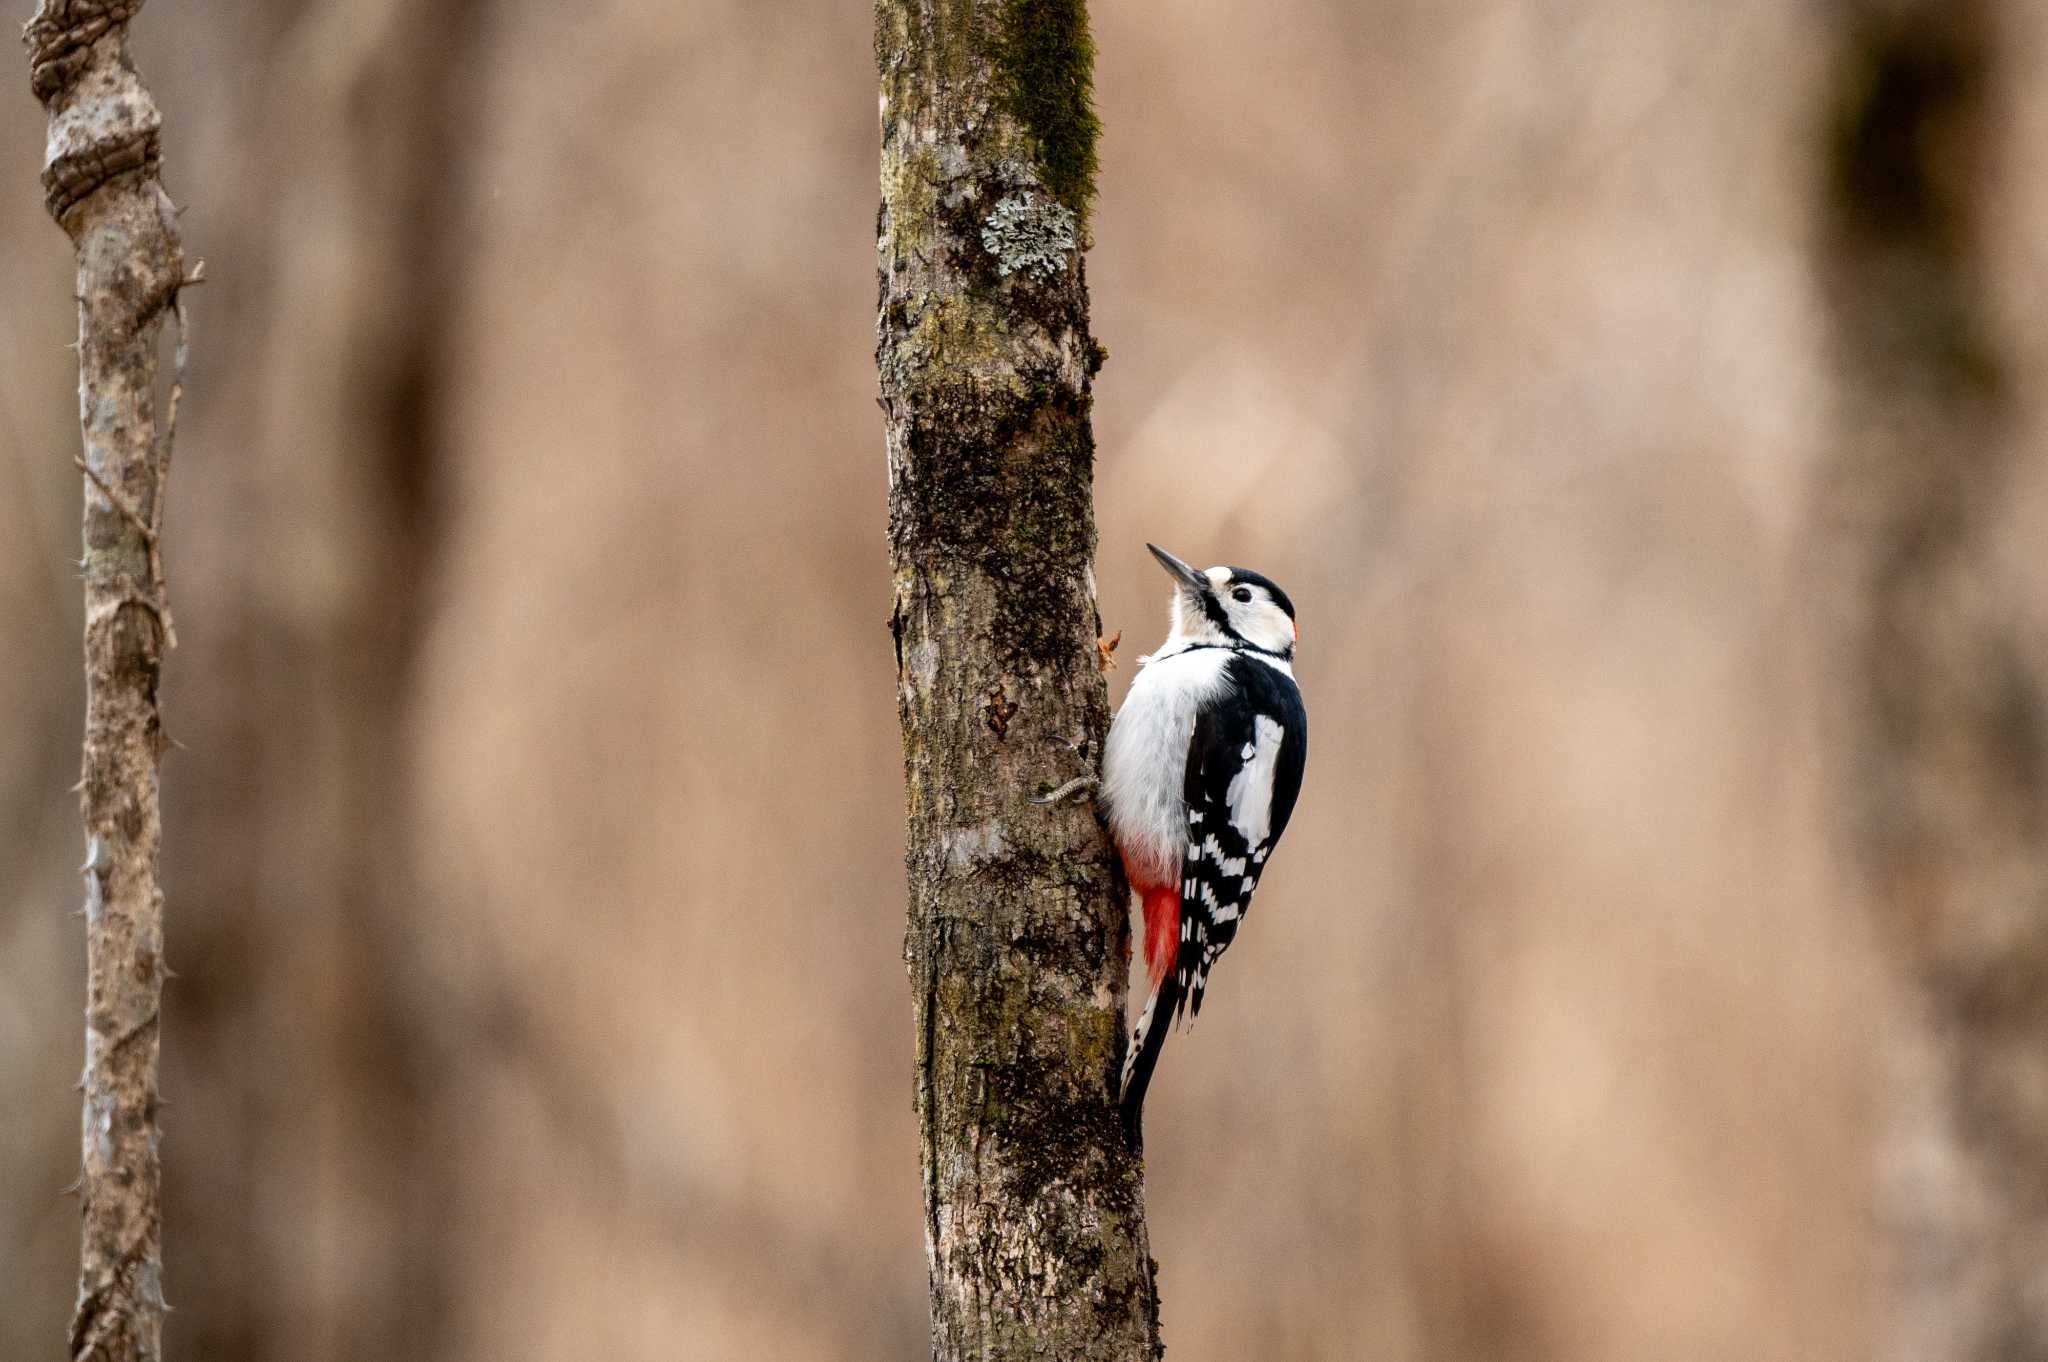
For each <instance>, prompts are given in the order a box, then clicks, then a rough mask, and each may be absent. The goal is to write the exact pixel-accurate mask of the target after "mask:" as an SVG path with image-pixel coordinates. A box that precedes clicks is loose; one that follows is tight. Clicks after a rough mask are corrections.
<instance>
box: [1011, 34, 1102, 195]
mask: <svg viewBox="0 0 2048 1362" xmlns="http://www.w3.org/2000/svg"><path fill="white" fill-rule="evenodd" d="M993 55H994V57H995V65H996V70H997V73H998V76H999V77H1000V79H1001V82H1002V93H1003V97H1004V102H1005V103H1006V104H1007V105H1008V107H1009V111H1010V114H1011V116H1012V117H1014V118H1015V119H1016V120H1017V121H1018V122H1019V123H1021V124H1022V125H1023V127H1024V131H1025V132H1027V133H1029V134H1030V136H1031V139H1032V142H1033V144H1034V150H1035V151H1036V152H1037V156H1038V163H1039V172H1040V174H1041V175H1042V177H1043V178H1044V181H1045V187H1046V189H1047V190H1048V191H1050V192H1051V194H1052V195H1053V197H1054V198H1056V199H1058V200H1059V201H1060V202H1061V203H1062V204H1064V205H1066V207H1067V209H1068V211H1069V212H1071V213H1073V215H1074V218H1075V221H1076V222H1078V223H1080V224H1081V226H1082V227H1084V228H1085V227H1086V226H1087V223H1088V207H1089V205H1090V203H1092V202H1093V201H1094V198H1095V170H1096V164H1097V163H1096V152H1095V143H1096V139H1097V138H1098V137H1099V136H1100V135H1101V133H1102V121H1101V120H1100V119H1099V118H1097V117H1096V116H1095V102H1094V98H1093V94H1092V91H1093V90H1094V82H1095V39H1094V38H1093V37H1092V36H1090V34H1089V32H1088V5H1087V3H1086V0H1004V3H1003V12H1002V30H1001V33H1000V36H999V37H998V39H997V42H996V50H995V52H994V53H993Z"/></svg>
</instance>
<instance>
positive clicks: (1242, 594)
mask: <svg viewBox="0 0 2048 1362" xmlns="http://www.w3.org/2000/svg"><path fill="white" fill-rule="evenodd" d="M1230 598H1231V599H1232V600H1234V601H1247V602H1248V601H1250V600H1251V598H1252V589H1251V588H1250V587H1248V586H1241V587H1239V588H1238V589H1237V590H1235V591H1233V592H1231V593H1230Z"/></svg>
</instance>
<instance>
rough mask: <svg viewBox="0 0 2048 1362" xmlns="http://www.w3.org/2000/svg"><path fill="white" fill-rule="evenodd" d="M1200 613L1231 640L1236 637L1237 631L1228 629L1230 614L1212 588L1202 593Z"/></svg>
mask: <svg viewBox="0 0 2048 1362" xmlns="http://www.w3.org/2000/svg"><path fill="white" fill-rule="evenodd" d="M1202 613H1203V614H1205V615H1207V616H1208V617H1209V623H1211V624H1213V625H1215V626H1216V627H1217V628H1218V629H1221V630H1222V631H1223V632H1224V633H1226V634H1228V635H1230V636H1231V637H1232V638H1236V637H1237V630H1235V629H1233V628H1231V627H1230V612H1229V611H1227V610H1225V609H1224V608H1223V602H1222V600H1221V599H1220V598H1218V596H1217V595H1216V589H1215V588H1214V587H1211V588H1209V589H1208V590H1206V591H1204V592H1203V593H1202Z"/></svg>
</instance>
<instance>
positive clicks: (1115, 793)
mask: <svg viewBox="0 0 2048 1362" xmlns="http://www.w3.org/2000/svg"><path fill="white" fill-rule="evenodd" d="M1145 547H1147V548H1149V549H1151V550H1152V556H1153V557H1154V558H1157V559H1158V560H1159V563H1160V566H1162V567H1164V568H1165V569H1166V570H1167V572H1168V573H1170V574H1172V576H1173V580H1174V588H1173V617H1172V628H1171V630H1170V631H1169V632H1168V634H1167V636H1166V642H1165V644H1164V645H1162V646H1161V647H1160V649H1159V651H1158V652H1156V653H1153V654H1152V655H1151V656H1150V657H1148V658H1144V659H1141V660H1140V663H1139V670H1138V674H1137V675H1136V676H1135V677H1134V678H1133V679H1132V681H1131V688H1130V693H1129V694H1128V695H1126V696H1125V697H1124V703H1123V708H1121V709H1119V710H1118V711H1117V715H1116V719H1115V721H1114V722H1112V723H1111V725H1110V729H1109V741H1108V743H1107V744H1106V746H1105V747H1104V748H1103V753H1102V803H1103V804H1104V806H1105V807H1106V809H1107V811H1108V814H1109V830H1110V835H1111V837H1112V838H1113V839H1114V840H1115V842H1116V848H1117V852H1118V854H1119V855H1121V856H1122V858H1123V863H1124V875H1125V877H1126V878H1127V879H1129V881H1130V883H1131V889H1132V891H1133V892H1134V893H1136V894H1137V896H1138V898H1139V899H1140V900H1141V902H1142V903H1143V905H1144V918H1145V965H1146V970H1147V973H1148V975H1149V977H1150V979H1151V990H1150V993H1149V996H1147V998H1146V999H1145V1008H1144V1011H1143V1012H1142V1013H1141V1014H1140V1015H1139V1017H1138V1024H1137V1028H1136V1030H1135V1031H1134V1032H1133V1033H1132V1036H1131V1047H1130V1052H1129V1054H1128V1055H1127V1056H1126V1057H1125V1060H1124V1075H1123V1119H1124V1126H1125V1129H1126V1130H1127V1131H1128V1132H1129V1134H1130V1137H1131V1139H1132V1140H1133V1141H1135V1140H1136V1139H1137V1138H1138V1132H1139V1122H1140V1118H1141V1115H1142V1112H1143V1110H1144V1104H1145V1088H1146V1086H1147V1085H1148V1084H1149V1083H1150V1082H1151V1080H1152V1070H1153V1067H1154V1066H1155V1065H1157V1064H1158V1063H1159V1051H1160V1049H1161V1047H1163V1046H1164V1045H1165V1044H1166V1032H1167V1030H1168V1028H1169V1027H1170V1026H1171V1025H1172V1024H1173V1023H1174V1022H1175V1021H1177V1020H1178V1019H1179V1017H1180V1014H1181V1010H1182V1009H1183V1008H1185V1009H1186V1010H1187V1012H1188V1015H1189V1016H1190V1017H1193V1016H1195V1015H1197V1014H1199V1013H1200V1012H1201V1010H1202V994H1203V991H1204V990H1205V989H1206V988H1207V987H1208V983H1209V970H1210V968H1211V967H1212V966H1213V965H1214V964H1215V963H1216V959H1217V957H1218V956H1220V955H1222V954H1223V952H1224V951H1225V950H1227V949H1229V947H1230V943H1231V941H1232V940H1233V939H1235V938H1236V936H1237V929H1238V925H1239V924H1240V923H1242V922H1243V921H1244V915H1245V910H1246V909H1247V908H1249V907H1250V906H1251V900H1252V890H1253V889H1255V888H1256V887H1257V886H1258V882H1259V874H1260V872H1261V871H1263V870H1264V869H1265V867H1266V860H1267V858H1268V857H1269V856H1271V855H1272V852H1273V847H1274V844H1275V843H1277V842H1278V841H1279V840H1280V834H1281V833H1282V832H1284V831H1285V830H1286V828H1287V820H1288V818H1289V816H1290V815H1292V814H1293V812H1294V800H1295V796H1296V795H1298V794H1299V793H1300V791H1301V772H1302V765H1303V762H1304V760H1305V758H1306V757H1307V755H1308V712H1307V711H1306V710H1305V709H1303V708H1302V703H1301V691H1300V690H1299V689H1298V688H1297V687H1296V686H1295V684H1294V666H1293V663H1294V642H1295V636H1296V635H1295V627H1294V605H1293V603H1292V602H1291V601H1289V600H1288V599H1287V593H1286V592H1284V591H1282V590H1281V589H1280V588H1279V587H1278V586H1276V585H1274V584H1273V583H1272V582H1271V581H1268V580H1267V579H1266V578H1264V577H1262V576H1260V575H1259V574H1258V573H1256V572H1248V571H1246V570H1245V569H1243V568H1233V567H1212V568H1210V569H1209V570H1208V571H1207V572H1197V571H1196V570H1195V569H1193V568H1191V567H1189V566H1188V565H1187V564H1186V563H1183V562H1182V561H1181V560H1180V559H1178V558H1176V557H1174V556H1173V555H1172V554H1170V553H1167V552H1166V551H1165V550H1163V549H1161V548H1159V547H1158V546H1157V545H1153V544H1147V545H1146V546H1145Z"/></svg>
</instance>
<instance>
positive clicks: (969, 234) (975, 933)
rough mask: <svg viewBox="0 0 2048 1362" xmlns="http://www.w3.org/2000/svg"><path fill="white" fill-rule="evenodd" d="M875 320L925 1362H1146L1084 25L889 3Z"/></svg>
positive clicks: (941, 3) (1040, 10)
mask: <svg viewBox="0 0 2048 1362" xmlns="http://www.w3.org/2000/svg"><path fill="white" fill-rule="evenodd" d="M876 56H877V60H878V63H879V66H880V71H881V91H882V208H881V218H880V223H879V234H880V240H879V253H880V273H881V303H880V306H881V320H880V333H881V336H880V346H879V350H878V355H877V359H878V363H879V365H880V369H881V391H882V405H883V409H884V411H885V413H886V416H887V443H888V455H889V489H890V500H889V543H890V550H891V560H892V565H893V568H894V574H895V577H894V580H895V609H894V612H893V615H892V617H891V627H892V629H893V631H894V633H895V636H896V656H897V664H898V665H897V697H898V704H899V708H900V710H901V717H902V722H903V742H904V769H905V778H906V783H907V786H908V800H907V802H908V822H909V849H908V856H907V862H908V871H909V882H910V910H909V928H908V939H907V949H906V955H907V958H908V961H909V964H910V974H911V981H912V985H913V992H914V996H915V1001H916V1022H917V1077H916V1100H917V1111H918V1117H919V1121H920V1124H921V1127H922V1134H923V1167H924V1187H925V1196H926V1206H925V1212H926V1223H925V1232H926V1249H927V1253H928V1256H929V1267H930V1274H931V1298H932V1340H933V1355H934V1357H936V1358H939V1359H954V1358H970V1357H971V1358H977V1359H982V1358H986V1359H1011V1358H1058V1359H1061V1360H1062V1362H1090V1360H1091V1359H1100V1360H1101V1362H1111V1360H1112V1359H1114V1360H1115V1362H1131V1360H1132V1359H1142V1358H1152V1357H1156V1356H1157V1355H1158V1352H1159V1345H1158V1309H1157V1304H1156V1300H1155V1296H1154V1286H1153V1267H1152V1260H1151V1255H1150V1252H1149V1249H1148V1245H1147V1241H1146V1235H1145V1221H1144V1203H1143V1184H1142V1177H1141V1166H1140V1162H1139V1158H1138V1156H1137V1154H1136V1152H1135V1151H1134V1150H1132V1149H1130V1148H1129V1147H1128V1146H1127V1145H1126V1143H1125V1141H1124V1139H1123V1136H1122V1133H1121V1130H1120V1127H1119V1124H1118V1118H1117V1110H1116V1102H1115V1085H1116V1079H1117V1073H1118V1065H1119V1063H1120V1060H1121V1045H1122V1040H1123V1030H1124V1021H1123V1016H1124V991H1125V971H1126V968H1127V961H1128V959H1129V948H1130V946H1129V925H1128V918H1127V915H1126V905H1125V899H1124V890H1123V884H1122V881H1121V878H1120V877H1119V876H1118V874H1117V873H1116V871H1115V868H1114V864H1113V857H1112V853H1111V851H1110V848H1109V846H1108V843H1107V839H1106V837H1105V836H1104V834H1103V832H1102V830H1101V828H1100V826H1099V825H1098V823H1097V821H1096V819H1095V817H1094V816H1093V814H1092V813H1091V812H1090V810H1089V809H1088V808H1087V806H1086V805H1085V804H1084V805H1080V806H1074V805H1065V806H1061V807H1059V808H1056V809H1046V808H1041V807H1037V806H1034V805H1031V804H1029V803H1027V802H1026V801H1027V799H1028V798H1029V797H1030V796H1031V795H1032V794H1033V793H1034V792H1035V791H1039V790H1043V789H1045V788H1046V787H1048V786H1049V785H1052V784H1055V783H1059V782H1062V781H1064V780H1065V779H1066V778H1068V777H1070V776H1072V775H1074V774H1077V772H1078V769H1079V763H1080V761H1081V760H1082V758H1081V757H1078V756H1076V755H1075V754H1074V753H1072V752H1070V751H1068V750H1067V749H1065V748H1063V747H1062V746H1061V745H1060V744H1059V743H1057V742H1056V741H1055V739H1062V738H1063V739H1067V740H1070V741H1081V740H1087V741H1088V744H1089V745H1088V746H1087V747H1086V748H1085V751H1087V752H1090V753H1092V752H1094V751H1097V750H1099V743H1100V739H1101V736H1102V733H1103V731H1104V728H1105V726H1106V724H1107V721H1108V696H1107V688H1106V686H1105V684H1104V681H1103V678H1102V675H1101V668H1100V665H1099V658H1098V653H1097V649H1096V638H1097V635H1098V633H1099V625H1100V621H1099V619H1098V617H1097V614H1096V608H1095V593H1094V579H1093V573H1092V567H1091V562H1092V559H1093V555H1094V549H1095V522H1094V509H1093V462H1094V444H1093V437H1092V435H1091V433H1090V430H1089V401H1090V385H1091V381H1092V379H1093V376H1094V373H1095V371H1096V369H1097V367H1098V366H1099V364H1100V360H1101V351H1100V349H1099V348H1098V347H1097V346H1096V344H1095V342H1094V340H1093V339H1092V338H1091V337H1090V335H1089V332H1088V295H1087V287H1086V283H1085V280H1084V277H1083V274H1082V262H1081V251H1082V246H1083V244H1084V240H1085V234H1086V230H1087V211H1088V196H1089V191H1090V187H1091V185H1090V182H1091V178H1092V174H1093V169H1094V135H1095V120H1094V115H1093V113H1092V111H1091V108H1090V104H1089V82H1090V48H1089V40H1088V32H1087V14H1086V8H1085V6H1084V5H1083V4H1082V3H1080V0H1065V3H1058V2H1054V0H1046V2H1041V3H1033V2H1030V0H1001V2H998V0H881V2H880V3H879V4H878V5H877V7H876Z"/></svg>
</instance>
